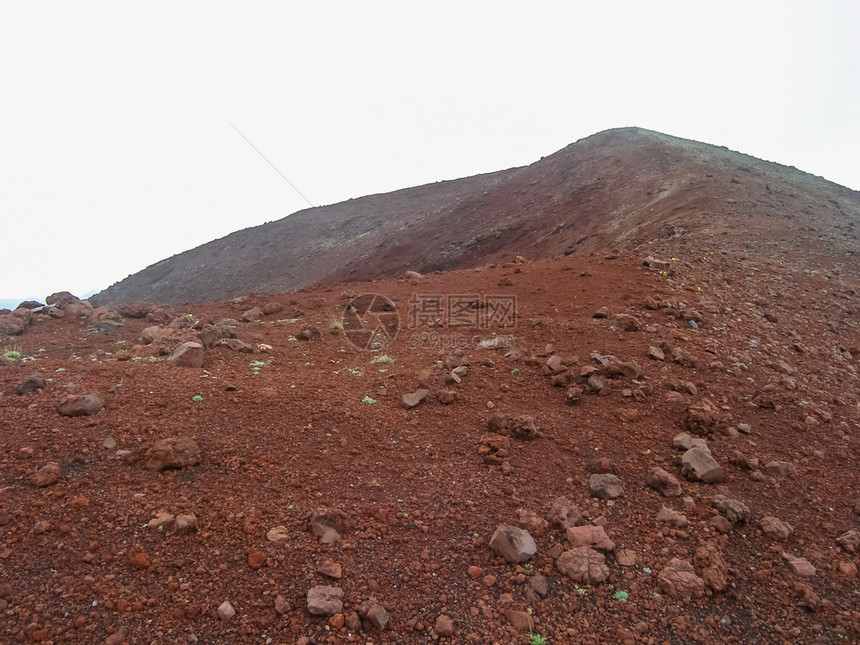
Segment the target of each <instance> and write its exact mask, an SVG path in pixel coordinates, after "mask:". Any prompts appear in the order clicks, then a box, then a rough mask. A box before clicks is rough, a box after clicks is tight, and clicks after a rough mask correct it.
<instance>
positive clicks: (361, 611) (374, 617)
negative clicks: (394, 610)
mask: <svg viewBox="0 0 860 645" xmlns="http://www.w3.org/2000/svg"><path fill="white" fill-rule="evenodd" d="M358 615H359V616H361V617H362V618H364V619H365V620H367V621H369V622H370V624H371V625H373V626H374V627H375V628H376V629H385V626H386V625H387V624H388V620H389V618H390V616H389V614H388V612H387V611H386V610H385V607H383V606H382V605H381V604H379V602H377V600H376V599H375V598H373V597H371V598H370V599H368V600H365V601H364V602H363V603H361V604H360V605H359V606H358Z"/></svg>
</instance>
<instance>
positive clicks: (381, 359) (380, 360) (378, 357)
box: [370, 354, 394, 365]
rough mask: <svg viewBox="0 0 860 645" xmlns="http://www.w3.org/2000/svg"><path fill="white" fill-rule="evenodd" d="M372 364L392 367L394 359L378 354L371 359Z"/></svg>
mask: <svg viewBox="0 0 860 645" xmlns="http://www.w3.org/2000/svg"><path fill="white" fill-rule="evenodd" d="M370 362H371V363H385V364H386V365H391V364H392V363H393V362H394V357H392V356H389V355H388V354H377V355H376V356H374V357H373V358H371V359H370Z"/></svg>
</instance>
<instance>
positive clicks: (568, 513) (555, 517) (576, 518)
mask: <svg viewBox="0 0 860 645" xmlns="http://www.w3.org/2000/svg"><path fill="white" fill-rule="evenodd" d="M549 521H550V523H551V524H552V525H553V526H557V527H559V528H562V529H565V530H567V529H569V528H570V527H571V526H576V525H577V524H581V523H582V521H583V520H582V511H580V510H579V507H578V506H577V505H576V504H574V503H573V502H572V501H570V500H569V499H568V498H567V497H556V498H555V501H553V503H552V507H551V508H550V510H549Z"/></svg>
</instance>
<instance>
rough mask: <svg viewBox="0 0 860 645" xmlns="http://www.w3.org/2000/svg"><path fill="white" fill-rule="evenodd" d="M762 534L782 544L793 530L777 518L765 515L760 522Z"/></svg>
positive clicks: (789, 525)
mask: <svg viewBox="0 0 860 645" xmlns="http://www.w3.org/2000/svg"><path fill="white" fill-rule="evenodd" d="M760 525H761V530H762V532H763V533H764V534H765V535H766V536H768V537H769V538H771V539H772V540H778V541H780V542H784V541H785V540H787V539H788V537H789V536H790V535H791V533H792V531H793V530H794V529H793V528H792V526H791V524H786V523H785V522H782V521H780V520H778V519H777V518H775V517H773V516H771V515H766V516H765V517H763V518H762V519H761V522H760Z"/></svg>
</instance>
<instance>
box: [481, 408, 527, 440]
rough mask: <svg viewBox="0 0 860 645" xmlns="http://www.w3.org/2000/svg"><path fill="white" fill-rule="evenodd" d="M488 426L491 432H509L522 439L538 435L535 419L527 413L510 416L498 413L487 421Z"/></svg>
mask: <svg viewBox="0 0 860 645" xmlns="http://www.w3.org/2000/svg"><path fill="white" fill-rule="evenodd" d="M487 427H488V428H489V430H490V432H497V433H499V434H509V435H511V436H513V437H514V438H515V439H519V440H521V441H528V440H529V439H535V438H536V437H537V436H538V431H537V426H535V422H534V419H533V418H532V417H530V416H525V415H521V416H516V417H510V416H507V415H504V414H498V413H496V414H494V415H493V416H491V417H490V418H489V420H488V421H487Z"/></svg>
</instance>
